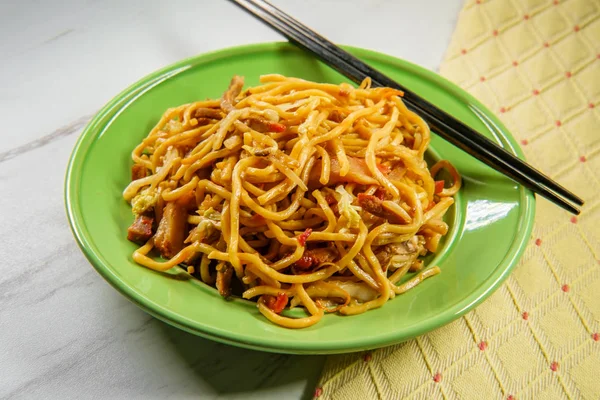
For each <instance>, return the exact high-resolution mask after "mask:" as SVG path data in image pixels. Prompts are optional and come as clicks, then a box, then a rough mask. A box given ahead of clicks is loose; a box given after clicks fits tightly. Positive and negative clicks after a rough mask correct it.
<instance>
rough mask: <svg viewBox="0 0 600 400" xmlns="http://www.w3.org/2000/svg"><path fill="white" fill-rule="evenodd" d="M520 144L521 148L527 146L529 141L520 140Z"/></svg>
mask: <svg viewBox="0 0 600 400" xmlns="http://www.w3.org/2000/svg"><path fill="white" fill-rule="evenodd" d="M521 144H522V145H523V146H527V145H528V144H529V141H528V140H527V139H523V140H521Z"/></svg>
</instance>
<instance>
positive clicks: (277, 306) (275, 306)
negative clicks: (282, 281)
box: [267, 293, 288, 314]
mask: <svg viewBox="0 0 600 400" xmlns="http://www.w3.org/2000/svg"><path fill="white" fill-rule="evenodd" d="M287 303H288V295H287V294H285V293H277V297H275V296H269V297H267V307H269V308H270V309H271V310H272V311H273V312H274V313H276V314H279V313H281V312H282V311H283V309H284V308H285V306H287Z"/></svg>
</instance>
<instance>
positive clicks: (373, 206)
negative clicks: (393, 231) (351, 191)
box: [358, 193, 405, 224]
mask: <svg viewBox="0 0 600 400" xmlns="http://www.w3.org/2000/svg"><path fill="white" fill-rule="evenodd" d="M358 205H359V206H361V207H362V208H363V209H364V210H365V211H368V212H370V213H371V214H373V215H375V216H377V217H380V218H383V219H386V220H387V221H388V222H389V223H391V224H403V223H405V221H404V218H402V217H401V216H400V215H398V214H396V213H395V212H394V211H393V210H392V209H390V208H388V207H387V206H386V204H385V203H384V202H383V201H381V200H380V199H379V198H378V197H376V196H372V195H369V194H365V193H359V194H358Z"/></svg>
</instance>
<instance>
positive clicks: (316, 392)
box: [315, 387, 323, 397]
mask: <svg viewBox="0 0 600 400" xmlns="http://www.w3.org/2000/svg"><path fill="white" fill-rule="evenodd" d="M322 394H323V388H321V387H318V388H316V389H315V397H321V395H322Z"/></svg>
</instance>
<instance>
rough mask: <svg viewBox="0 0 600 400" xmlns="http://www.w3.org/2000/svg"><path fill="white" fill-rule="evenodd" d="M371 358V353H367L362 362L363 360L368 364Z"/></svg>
mask: <svg viewBox="0 0 600 400" xmlns="http://www.w3.org/2000/svg"><path fill="white" fill-rule="evenodd" d="M372 358H373V356H372V355H371V353H367V354H365V356H364V357H363V360H365V362H369V361H371V359H372Z"/></svg>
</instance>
